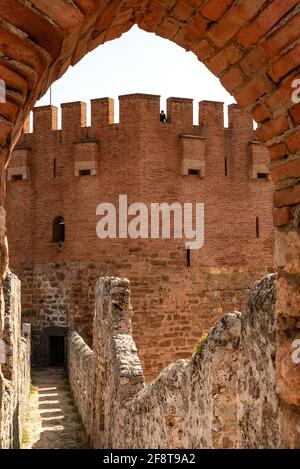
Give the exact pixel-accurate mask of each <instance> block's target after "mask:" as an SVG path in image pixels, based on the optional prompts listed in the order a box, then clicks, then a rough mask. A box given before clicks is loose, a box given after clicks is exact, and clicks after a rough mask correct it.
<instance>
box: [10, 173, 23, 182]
mask: <svg viewBox="0 0 300 469" xmlns="http://www.w3.org/2000/svg"><path fill="white" fill-rule="evenodd" d="M11 180H12V181H23V174H13V176H12V177H11Z"/></svg>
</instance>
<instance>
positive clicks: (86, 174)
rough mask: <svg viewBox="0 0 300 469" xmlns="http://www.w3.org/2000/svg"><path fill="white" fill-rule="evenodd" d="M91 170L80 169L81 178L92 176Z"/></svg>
mask: <svg viewBox="0 0 300 469" xmlns="http://www.w3.org/2000/svg"><path fill="white" fill-rule="evenodd" d="M91 173H92V172H91V170H90V169H80V170H79V176H90V175H91Z"/></svg>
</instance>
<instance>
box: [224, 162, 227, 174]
mask: <svg viewBox="0 0 300 469" xmlns="http://www.w3.org/2000/svg"><path fill="white" fill-rule="evenodd" d="M224 172H225V176H227V158H225V159H224Z"/></svg>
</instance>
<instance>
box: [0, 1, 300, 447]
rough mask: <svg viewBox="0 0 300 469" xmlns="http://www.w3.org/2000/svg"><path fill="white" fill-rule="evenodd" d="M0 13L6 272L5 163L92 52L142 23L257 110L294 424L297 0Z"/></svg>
mask: <svg viewBox="0 0 300 469" xmlns="http://www.w3.org/2000/svg"><path fill="white" fill-rule="evenodd" d="M0 17H1V20H2V22H1V28H0V52H1V58H0V78H1V79H3V80H5V82H6V86H7V102H6V103H5V104H0V145H1V155H2V158H1V160H0V171H1V192H0V202H1V207H2V209H1V226H0V242H1V269H0V271H1V278H3V275H4V273H5V270H6V268H7V265H8V253H7V244H6V239H5V235H6V231H5V212H4V210H3V207H4V198H5V184H4V170H5V164H6V161H7V160H8V158H9V157H10V152H11V149H12V147H13V145H14V144H15V143H16V141H17V139H18V136H19V133H20V132H21V129H22V127H23V124H24V122H25V119H26V117H27V116H28V113H29V110H30V109H32V108H33V106H34V103H35V102H36V100H37V99H38V97H39V96H42V95H43V94H44V93H45V92H46V90H47V89H48V88H49V86H50V84H51V83H52V82H53V81H55V80H56V79H57V78H58V77H60V76H62V75H63V74H64V73H65V71H66V70H67V69H68V67H69V66H70V65H71V64H72V65H74V64H76V63H77V62H78V61H80V60H81V58H82V57H84V56H85V55H86V54H87V53H88V52H89V51H91V50H93V49H94V48H96V47H97V46H99V45H100V44H103V43H104V42H106V41H108V40H112V39H114V38H117V37H119V36H120V35H121V34H123V33H124V32H126V31H128V30H129V29H130V28H131V27H132V25H133V24H138V25H139V27H141V28H142V29H144V30H146V31H150V32H155V33H156V34H157V35H159V36H161V37H165V38H167V39H169V40H172V41H173V42H175V43H177V44H178V45H180V46H182V47H184V48H185V49H187V50H192V51H193V52H194V53H195V54H196V55H197V57H198V58H199V60H200V61H202V62H204V63H205V64H206V66H207V67H208V68H209V69H210V70H211V71H212V72H213V73H214V74H215V75H217V76H218V77H220V79H221V82H222V83H223V85H224V87H225V88H226V89H228V90H229V91H230V92H231V93H232V94H233V95H234V96H235V98H236V100H237V102H238V103H239V104H240V105H241V106H242V107H248V108H249V109H251V111H252V114H253V116H254V118H255V119H256V121H257V122H258V123H259V124H260V125H259V129H258V133H257V136H258V138H259V139H260V140H261V141H263V142H265V145H266V146H267V147H268V148H269V149H270V155H271V158H272V163H271V173H272V177H273V179H274V182H275V192H274V224H275V226H276V227H277V234H278V236H279V238H281V239H282V240H284V242H283V243H282V244H281V245H280V246H281V247H280V249H277V252H278V253H279V254H280V255H279V258H277V257H276V258H275V259H276V262H277V261H279V262H278V273H279V281H278V282H279V289H278V292H279V293H278V305H277V307H276V314H277V315H278V317H279V320H278V321H277V325H278V341H279V352H278V355H277V356H278V362H277V367H278V376H279V379H280V382H279V389H280V393H281V397H282V399H283V400H284V401H285V403H286V406H287V415H288V417H287V421H286V425H285V428H287V429H288V428H289V416H290V415H291V414H292V413H293V412H294V411H295V413H296V414H297V412H298V411H297V412H296V410H295V409H296V408H297V409H299V395H300V381H299V378H298V376H299V369H298V367H297V366H293V367H290V369H289V370H288V372H287V373H285V370H286V369H287V368H286V365H285V364H287V363H289V353H290V344H291V341H292V340H293V339H294V338H296V337H298V335H299V327H298V326H297V324H298V323H299V310H300V309H299V302H300V300H299V282H298V272H299V247H297V246H298V245H299V219H298V218H299V217H298V213H299V207H298V206H299V203H300V197H299V190H298V186H299V176H300V173H299V171H300V164H299V156H300V138H299V104H297V103H296V102H295V101H292V99H291V85H292V84H293V80H294V79H296V78H299V66H300V58H299V57H300V56H299V28H300V14H299V1H298V0H253V1H251V2H249V1H248V0H232V1H222V2H216V1H215V0H203V1H201V2H194V1H193V0H170V1H164V0H155V1H152V0H138V1H133V0H132V1H128V0H116V1H113V2H103V1H100V0H91V1H86V0H74V1H73V2H72V3H68V2H64V1H62V0H57V2H45V1H44V0H32V1H31V2H30V3H29V2H26V3H24V2H23V1H20V0H2V2H1V6H0ZM25 126H26V127H27V124H26V125H25ZM291 297H292V298H293V301H290V299H291ZM1 317H3V310H2V311H1ZM291 317H292V318H293V320H292V321H290V318H291ZM1 330H2V328H1ZM291 383H292V386H291ZM291 388H293V394H291V392H290V389H291ZM298 438H299V432H298ZM287 439H289V431H288V430H287Z"/></svg>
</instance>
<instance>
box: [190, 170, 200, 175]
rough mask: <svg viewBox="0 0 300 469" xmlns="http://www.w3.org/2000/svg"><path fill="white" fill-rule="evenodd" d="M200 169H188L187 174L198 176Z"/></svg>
mask: <svg viewBox="0 0 300 469" xmlns="http://www.w3.org/2000/svg"><path fill="white" fill-rule="evenodd" d="M200 174H201V173H200V169H189V171H188V175H189V176H200Z"/></svg>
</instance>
